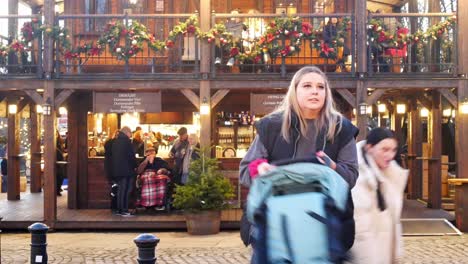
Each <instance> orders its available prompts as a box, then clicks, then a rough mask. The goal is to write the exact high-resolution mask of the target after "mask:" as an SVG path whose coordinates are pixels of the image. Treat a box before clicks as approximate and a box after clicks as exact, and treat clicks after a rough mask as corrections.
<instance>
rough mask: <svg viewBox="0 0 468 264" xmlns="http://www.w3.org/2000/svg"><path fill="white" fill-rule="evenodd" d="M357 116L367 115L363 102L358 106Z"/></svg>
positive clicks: (365, 105)
mask: <svg viewBox="0 0 468 264" xmlns="http://www.w3.org/2000/svg"><path fill="white" fill-rule="evenodd" d="M359 114H360V115H366V114H367V104H366V103H365V102H363V103H360V104H359Z"/></svg>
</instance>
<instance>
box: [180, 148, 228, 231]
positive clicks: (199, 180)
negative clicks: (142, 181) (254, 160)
mask: <svg viewBox="0 0 468 264" xmlns="http://www.w3.org/2000/svg"><path fill="white" fill-rule="evenodd" d="M206 153H208V151H201V155H200V158H199V159H196V160H192V162H191V164H190V170H189V179H188V182H187V184H186V185H179V186H177V187H176V191H175V194H174V201H173V205H174V207H176V208H179V209H182V210H184V212H185V217H186V223H187V231H188V233H189V234H192V235H208V234H216V233H219V230H220V222H221V210H222V209H226V208H229V203H228V200H229V199H232V198H233V197H234V191H233V188H232V185H231V183H230V182H229V180H228V179H227V178H225V177H224V176H223V175H222V174H221V172H220V171H219V165H218V160H217V159H216V158H211V157H209V156H208V155H207V154H206Z"/></svg>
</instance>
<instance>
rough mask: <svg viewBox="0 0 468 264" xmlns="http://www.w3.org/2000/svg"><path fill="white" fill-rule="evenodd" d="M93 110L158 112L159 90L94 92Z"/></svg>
mask: <svg viewBox="0 0 468 264" xmlns="http://www.w3.org/2000/svg"><path fill="white" fill-rule="evenodd" d="M93 111H94V113H134V112H137V113H159V112H161V92H151V93H101V92H95V93H94V96H93Z"/></svg>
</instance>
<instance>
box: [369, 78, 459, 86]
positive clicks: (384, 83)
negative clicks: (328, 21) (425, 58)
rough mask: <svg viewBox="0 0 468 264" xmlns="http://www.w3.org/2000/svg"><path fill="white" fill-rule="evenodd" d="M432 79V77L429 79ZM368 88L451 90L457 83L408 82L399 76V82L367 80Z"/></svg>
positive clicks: (380, 79) (439, 81) (442, 81)
mask: <svg viewBox="0 0 468 264" xmlns="http://www.w3.org/2000/svg"><path fill="white" fill-rule="evenodd" d="M430 78H433V77H430ZM367 82H368V87H372V88H376V89H380V88H385V89H395V87H405V88H407V89H409V88H453V87H457V85H458V82H457V80H456V79H448V78H447V79H431V81H430V82H428V81H427V79H420V80H418V79H416V80H414V79H413V80H409V79H406V78H405V77H404V76H401V77H400V79H399V80H395V79H390V80H389V79H382V78H379V79H369V80H367Z"/></svg>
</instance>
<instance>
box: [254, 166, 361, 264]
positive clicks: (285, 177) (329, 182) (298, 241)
mask: <svg viewBox="0 0 468 264" xmlns="http://www.w3.org/2000/svg"><path fill="white" fill-rule="evenodd" d="M349 197H350V195H349V187H348V184H347V183H346V181H345V180H344V179H343V178H342V177H341V176H340V175H339V174H338V173H336V172H335V171H334V170H332V169H330V168H329V167H327V166H323V165H319V164H314V163H310V162H299V163H294V164H289V165H284V166H278V167H277V168H276V169H275V170H273V171H271V172H269V173H267V174H266V175H262V176H261V177H258V178H256V179H255V180H254V181H253V184H252V186H251V188H250V191H249V195H248V198H247V218H248V220H249V222H250V223H252V224H253V230H252V232H251V234H252V237H251V239H252V247H253V253H254V254H253V256H252V263H259V264H260V263H261V264H264V263H275V264H276V263H299V264H306V263H341V262H342V261H343V260H344V259H345V258H346V251H347V249H348V246H347V245H343V234H344V233H346V230H344V229H345V225H344V224H343V222H344V221H345V220H346V219H345V218H346V216H345V215H346V211H347V204H348V198H349ZM351 218H352V212H351ZM352 227H353V228H354V223H353V226H352ZM353 239H354V229H353Z"/></svg>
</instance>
